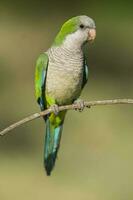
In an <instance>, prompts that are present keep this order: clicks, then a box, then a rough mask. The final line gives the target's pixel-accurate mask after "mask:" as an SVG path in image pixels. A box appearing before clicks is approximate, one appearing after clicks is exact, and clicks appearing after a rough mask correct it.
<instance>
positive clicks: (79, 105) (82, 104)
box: [74, 99, 85, 112]
mask: <svg viewBox="0 0 133 200" xmlns="http://www.w3.org/2000/svg"><path fill="white" fill-rule="evenodd" d="M74 104H75V105H77V108H75V110H78V111H79V112H82V111H83V110H84V107H85V102H84V100H82V99H77V100H76V101H74Z"/></svg>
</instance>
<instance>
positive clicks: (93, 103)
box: [0, 99, 133, 136]
mask: <svg viewBox="0 0 133 200" xmlns="http://www.w3.org/2000/svg"><path fill="white" fill-rule="evenodd" d="M114 104H133V99H114V100H102V101H85V107H91V106H97V105H114ZM76 108H78V105H77V104H71V105H65V106H59V111H63V110H74V109H76ZM51 112H53V110H52V109H50V108H49V109H47V110H44V111H42V112H39V113H35V114H32V115H30V116H28V117H25V118H24V119H22V120H20V121H18V122H16V123H14V124H12V125H10V126H8V127H7V128H5V129H3V130H2V131H0V136H3V135H5V134H6V133H8V132H10V131H11V130H13V129H15V128H17V127H19V126H21V125H22V124H25V123H27V122H30V121H32V120H34V119H37V118H40V117H42V116H45V115H47V114H49V113H51Z"/></svg>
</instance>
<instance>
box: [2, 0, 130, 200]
mask: <svg viewBox="0 0 133 200" xmlns="http://www.w3.org/2000/svg"><path fill="white" fill-rule="evenodd" d="M132 9H133V3H132V1H110V2H109V1H99V2H97V1H95V0H93V1H92V0H91V1H90V0H89V1H88V0H83V1H81V2H80V1H76V0H71V1H56V2H55V1H51V0H49V1H47V2H46V1H42V0H38V1H26V0H23V1H16V0H12V1H10V0H1V1H0V44H1V45H0V116H1V117H0V129H2V128H4V127H6V126H8V125H9V124H10V123H12V122H14V121H17V120H18V119H21V118H23V117H25V116H27V115H29V114H31V113H34V112H36V111H39V108H38V106H37V104H36V102H35V97H34V67H35V60H36V58H37V56H38V55H39V54H40V52H42V51H45V50H46V49H47V48H49V46H50V44H51V43H52V40H53V38H54V37H55V35H56V34H57V32H58V30H59V28H60V26H61V24H62V23H63V22H64V21H65V20H66V19H68V18H71V17H72V16H75V15H81V14H86V15H88V16H91V17H92V18H94V19H95V21H96V25H97V39H96V41H95V43H94V44H93V45H90V46H86V48H85V51H86V55H87V57H88V63H89V66H90V79H89V82H88V84H87V86H86V88H85V89H84V91H83V94H82V98H84V99H89V100H93V99H95V100H96V99H109V98H110V99H112V98H128V97H130V98H132V96H133V78H132V77H133V56H132V52H133V45H132V44H133V26H132V23H133V12H132ZM132 118H133V110H132V106H129V105H125V106H108V107H107V106H103V107H96V108H92V109H90V110H85V111H84V112H83V113H81V114H80V113H76V112H73V111H70V112H69V113H68V115H67V117H66V120H65V126H64V132H63V137H62V141H61V148H60V152H59V156H58V160H57V163H56V167H55V169H54V171H53V173H52V176H51V177H46V175H45V172H44V169H43V162H42V160H43V142H44V122H43V120H41V119H39V120H35V121H33V122H31V123H29V124H26V125H25V126H22V127H20V128H18V129H16V130H14V131H12V133H10V134H9V135H6V136H5V137H2V138H0V160H1V163H0V199H1V200H8V199H10V200H12V199H19V200H21V199H25V200H30V199H32V200H35V199H53V198H54V199H55V200H56V199H64V200H65V199H77V200H78V199H79V200H81V199H83V200H88V199H90V200H112V199H113V200H124V199H127V200H130V199H133V192H132V187H133V172H132V167H133V158H132V154H133V145H132V143H133V135H132V130H133V125H132Z"/></svg>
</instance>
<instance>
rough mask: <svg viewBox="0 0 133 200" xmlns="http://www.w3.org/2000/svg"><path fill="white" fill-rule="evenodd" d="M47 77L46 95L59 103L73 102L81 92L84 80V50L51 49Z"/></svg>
mask: <svg viewBox="0 0 133 200" xmlns="http://www.w3.org/2000/svg"><path fill="white" fill-rule="evenodd" d="M48 55H49V65H48V71H47V78H46V95H48V96H50V97H52V98H54V99H55V101H56V102H57V103H58V104H67V103H71V102H72V101H73V100H74V99H77V98H78V96H79V95H80V93H81V89H82V81H83V54H82V51H77V52H74V53H72V52H69V53H68V52H66V51H64V50H63V49H60V50H59V51H50V52H48Z"/></svg>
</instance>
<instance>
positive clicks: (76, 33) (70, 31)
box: [55, 15, 96, 46]
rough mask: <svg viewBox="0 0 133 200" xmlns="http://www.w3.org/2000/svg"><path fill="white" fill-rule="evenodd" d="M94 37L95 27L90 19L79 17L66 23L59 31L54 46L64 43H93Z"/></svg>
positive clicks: (83, 16)
mask: <svg viewBox="0 0 133 200" xmlns="http://www.w3.org/2000/svg"><path fill="white" fill-rule="evenodd" d="M95 37H96V25H95V22H94V20H93V19H92V18H90V17H88V16H85V15H81V16H77V17H73V18H71V19H69V20H68V21H66V22H65V23H64V24H63V26H62V27H61V30H60V31H59V33H58V35H57V37H56V39H55V45H60V44H62V43H64V42H66V41H70V42H71V43H75V42H76V43H78V44H79V45H81V46H82V45H83V44H84V43H86V42H87V41H93V40H94V39H95Z"/></svg>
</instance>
